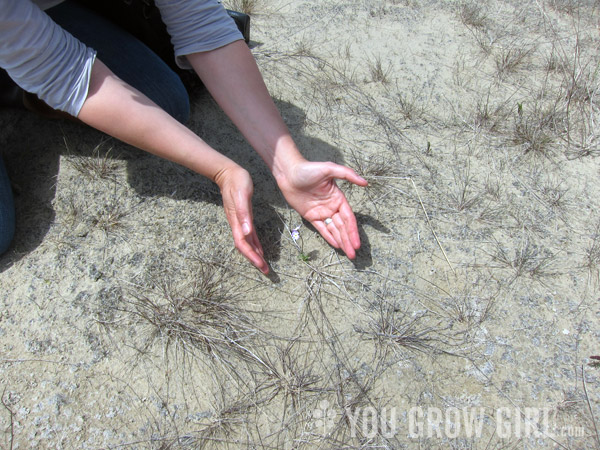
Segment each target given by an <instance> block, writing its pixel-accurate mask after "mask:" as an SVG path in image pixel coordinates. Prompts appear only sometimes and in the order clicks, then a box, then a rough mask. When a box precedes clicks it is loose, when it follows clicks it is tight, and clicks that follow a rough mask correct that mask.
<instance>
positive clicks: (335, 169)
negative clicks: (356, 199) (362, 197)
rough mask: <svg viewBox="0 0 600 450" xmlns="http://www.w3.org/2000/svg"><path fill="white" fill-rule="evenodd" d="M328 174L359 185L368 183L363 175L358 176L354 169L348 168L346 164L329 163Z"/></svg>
mask: <svg viewBox="0 0 600 450" xmlns="http://www.w3.org/2000/svg"><path fill="white" fill-rule="evenodd" d="M329 167H330V174H331V176H333V177H334V178H338V179H340V180H346V181H349V182H350V183H354V184H357V185H359V186H366V185H367V184H369V183H368V182H367V180H365V179H364V178H363V177H361V176H359V175H358V174H357V173H356V172H355V171H354V170H352V169H350V168H349V167H346V166H340V165H339V164H335V163H330V165H329Z"/></svg>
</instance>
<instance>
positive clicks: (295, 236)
mask: <svg viewBox="0 0 600 450" xmlns="http://www.w3.org/2000/svg"><path fill="white" fill-rule="evenodd" d="M299 230H300V226H297V227H296V228H294V229H293V230H292V233H291V234H292V239H293V240H294V242H296V241H297V240H298V239H300V231H299Z"/></svg>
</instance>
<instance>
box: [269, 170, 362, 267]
mask: <svg viewBox="0 0 600 450" xmlns="http://www.w3.org/2000/svg"><path fill="white" fill-rule="evenodd" d="M335 178H339V179H343V180H347V181H350V182H351V183H354V184H357V185H359V186H366V185H367V181H366V180H365V179H363V178H361V177H359V176H358V175H357V174H356V173H355V172H354V171H353V170H352V169H349V168H348V167H344V166H340V165H338V164H334V163H332V162H309V161H305V160H303V161H301V162H298V163H296V164H294V165H293V166H292V167H291V168H289V170H287V171H286V175H285V176H281V177H279V178H278V180H277V182H278V184H279V188H280V189H281V192H282V193H283V195H284V197H285V199H286V200H287V201H288V203H289V204H290V206H291V207H292V208H294V209H295V210H296V211H298V212H299V213H300V215H301V216H302V217H304V218H305V219H306V220H308V221H309V222H310V223H311V224H312V225H313V226H314V227H315V228H316V229H317V231H318V232H319V233H321V236H323V238H325V240H326V241H327V242H328V243H329V244H330V245H332V246H333V247H335V248H341V249H342V250H343V251H344V253H346V255H347V256H348V258H350V259H354V258H355V257H356V250H358V249H359V248H360V238H359V236H358V226H357V225H356V218H355V217H354V213H353V212H352V208H350V205H349V204H348V200H346V197H345V196H344V194H343V192H342V191H341V190H340V189H339V188H338V187H337V185H336V183H335ZM326 219H331V221H329V220H327V223H325V222H326Z"/></svg>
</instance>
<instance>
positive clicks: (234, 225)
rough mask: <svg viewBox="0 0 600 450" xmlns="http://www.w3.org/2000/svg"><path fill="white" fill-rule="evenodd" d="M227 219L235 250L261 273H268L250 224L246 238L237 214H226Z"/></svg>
mask: <svg viewBox="0 0 600 450" xmlns="http://www.w3.org/2000/svg"><path fill="white" fill-rule="evenodd" d="M227 218H228V220H229V225H230V226H231V232H232V234H233V242H234V244H235V248H237V250H238V251H239V252H240V253H241V254H242V255H243V256H244V257H245V258H246V259H248V260H249V261H250V262H251V263H252V265H254V266H255V267H256V268H257V269H259V270H260V271H261V272H262V273H264V274H265V275H266V274H267V273H269V265H268V264H267V262H266V261H265V259H264V257H263V250H262V246H261V245H260V242H259V240H258V236H257V235H256V231H255V230H254V227H253V226H252V223H250V226H251V232H250V234H249V235H248V236H246V235H245V234H244V230H243V229H242V225H241V224H240V222H239V220H238V214H236V213H233V212H232V213H231V214H227Z"/></svg>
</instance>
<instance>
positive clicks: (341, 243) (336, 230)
mask: <svg viewBox="0 0 600 450" xmlns="http://www.w3.org/2000/svg"><path fill="white" fill-rule="evenodd" d="M334 220H335V219H333V218H331V221H330V222H329V223H327V224H325V226H326V227H327V230H328V231H329V232H330V233H331V235H332V236H333V238H334V239H335V241H336V242H337V244H338V245H337V248H341V249H342V250H344V241H343V239H342V236H341V234H340V230H339V228H338V227H337V226H336V223H335V221H334ZM344 252H345V251H344Z"/></svg>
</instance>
